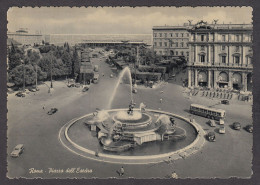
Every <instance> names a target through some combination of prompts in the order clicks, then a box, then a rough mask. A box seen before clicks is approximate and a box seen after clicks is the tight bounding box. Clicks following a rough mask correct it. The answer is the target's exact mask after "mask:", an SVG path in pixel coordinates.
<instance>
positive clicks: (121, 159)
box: [59, 109, 205, 164]
mask: <svg viewBox="0 0 260 185" xmlns="http://www.w3.org/2000/svg"><path fill="white" fill-rule="evenodd" d="M120 110H127V109H111V110H109V111H108V112H113V111H120ZM136 110H137V109H136ZM146 110H147V111H149V112H154V113H161V114H166V115H170V116H173V117H176V118H179V119H181V120H183V121H185V122H187V123H189V124H190V125H191V126H193V127H194V128H195V130H196V132H197V137H196V139H195V140H194V141H193V142H192V143H191V144H189V145H188V146H186V147H184V148H182V149H180V150H177V151H174V152H168V153H164V154H157V155H150V156H119V155H110V154H104V153H99V154H98V155H99V157H97V156H95V153H96V152H95V151H92V150H89V149H87V148H84V147H82V146H80V145H78V144H76V143H74V142H73V141H72V140H71V139H70V138H69V136H68V130H69V129H70V127H71V126H72V125H73V124H75V122H76V121H78V120H80V119H82V118H85V117H88V116H90V115H92V113H90V114H86V115H84V116H81V117H79V118H75V119H73V120H71V121H69V122H68V123H66V124H65V125H64V126H63V127H62V128H61V129H60V132H59V140H60V141H61V143H62V144H63V146H65V147H66V148H67V149H68V150H70V151H71V152H73V153H76V154H77V155H80V156H82V157H85V158H89V159H92V160H96V161H102V162H108V163H120V164H122V163H123V164H151V163H159V162H162V161H165V160H169V157H171V158H172V159H173V160H177V159H180V158H185V157H187V156H189V155H191V154H194V153H196V152H197V151H198V150H199V149H200V148H201V147H202V146H203V145H204V143H205V139H204V135H205V131H204V130H203V129H202V128H201V126H200V125H198V124H197V123H192V122H190V121H189V119H187V118H185V117H182V116H179V115H176V114H173V113H170V112H164V111H158V110H153V109H146ZM63 134H64V135H63ZM65 142H67V144H66V143H65ZM68 144H69V145H72V147H69V146H68ZM75 149H76V150H78V151H75ZM82 152H83V154H81V153H82Z"/></svg>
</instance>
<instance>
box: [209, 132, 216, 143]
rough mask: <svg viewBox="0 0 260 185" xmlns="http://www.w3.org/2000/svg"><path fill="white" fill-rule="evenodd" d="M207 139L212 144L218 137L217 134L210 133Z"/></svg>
mask: <svg viewBox="0 0 260 185" xmlns="http://www.w3.org/2000/svg"><path fill="white" fill-rule="evenodd" d="M207 139H208V140H209V141H210V142H214V141H216V135H215V133H214V132H209V133H208V134H207Z"/></svg>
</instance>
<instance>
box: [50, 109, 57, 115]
mask: <svg viewBox="0 0 260 185" xmlns="http://www.w3.org/2000/svg"><path fill="white" fill-rule="evenodd" d="M57 111H58V109H57V108H51V110H49V111H48V113H47V114H48V115H52V114H54V113H56V112H57Z"/></svg>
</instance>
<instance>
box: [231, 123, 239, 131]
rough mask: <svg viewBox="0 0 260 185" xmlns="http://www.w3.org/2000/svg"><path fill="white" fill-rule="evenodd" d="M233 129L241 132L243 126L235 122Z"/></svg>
mask: <svg viewBox="0 0 260 185" xmlns="http://www.w3.org/2000/svg"><path fill="white" fill-rule="evenodd" d="M232 127H233V129H234V130H240V129H241V124H240V123H239V122H234V123H233V126H232Z"/></svg>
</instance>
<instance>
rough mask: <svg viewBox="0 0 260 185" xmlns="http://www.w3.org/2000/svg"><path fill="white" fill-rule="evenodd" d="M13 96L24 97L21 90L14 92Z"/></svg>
mask: <svg viewBox="0 0 260 185" xmlns="http://www.w3.org/2000/svg"><path fill="white" fill-rule="evenodd" d="M15 96H17V97H22V98H23V97H25V94H24V93H23V92H18V93H16V94H15Z"/></svg>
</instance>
